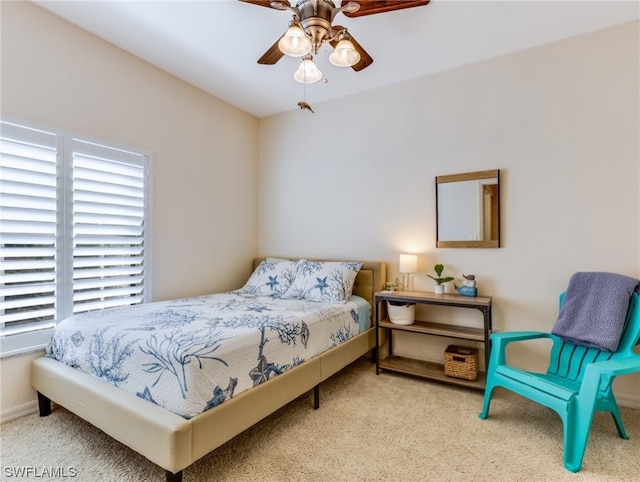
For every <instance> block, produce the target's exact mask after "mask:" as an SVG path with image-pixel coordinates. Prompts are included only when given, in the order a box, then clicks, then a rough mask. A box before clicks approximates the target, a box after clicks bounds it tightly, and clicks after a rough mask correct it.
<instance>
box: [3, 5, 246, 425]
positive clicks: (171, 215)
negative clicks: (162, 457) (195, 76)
mask: <svg viewBox="0 0 640 482" xmlns="http://www.w3.org/2000/svg"><path fill="white" fill-rule="evenodd" d="M1 8H2V11H1V14H2V24H1V32H2V33H1V34H2V79H1V84H2V87H1V88H2V91H1V100H2V113H3V114H5V115H7V114H8V115H11V116H15V117H19V118H22V119H26V120H30V121H34V122H38V123H43V124H47V125H50V126H54V127H57V128H62V129H67V130H70V131H73V132H76V133H79V134H82V135H86V136H91V137H94V138H98V139H103V140H107V141H113V142H116V143H119V144H124V145H128V146H132V147H137V148H141V149H146V150H149V151H152V154H153V165H152V169H153V178H152V190H153V194H152V195H153V202H152V207H151V209H152V214H153V226H152V228H153V236H152V246H151V248H152V264H151V266H152V279H153V298H154V299H155V300H159V299H167V298H172V297H181V296H187V295H198V294H203V293H208V292H214V291H220V290H225V289H232V288H236V287H239V286H240V285H241V284H242V282H243V281H244V280H246V278H247V277H248V275H249V273H250V271H251V259H252V258H253V257H254V256H256V255H257V253H258V217H257V216H258V204H257V195H258V163H257V159H258V156H257V152H258V151H257V135H258V120H257V119H256V118H254V117H253V116H251V115H249V114H247V113H244V112H242V111H240V110H238V109H236V108H234V107H232V106H230V105H228V104H226V103H224V102H222V101H220V100H218V99H216V98H214V97H212V96H210V95H208V94H205V93H204V92H202V91H201V90H199V89H196V88H195V87H192V86H190V85H188V84H186V83H184V82H182V81H180V80H178V79H177V78H175V77H173V76H171V75H169V74H167V73H165V72H163V71H161V70H159V69H156V68H155V67H153V66H151V65H149V64H147V63H144V62H142V61H140V60H139V59H137V58H136V57H133V56H132V55H129V54H127V53H125V52H124V51H122V50H120V49H118V48H116V47H114V46H113V45H111V44H108V43H106V42H104V41H102V40H100V39H99V38H97V37H95V36H93V35H91V34H88V33H87V32H85V31H83V30H81V29H78V28H77V27H74V26H72V25H71V24H69V23H67V22H66V21H64V20H61V19H59V18H58V17H55V16H53V15H52V14H50V13H48V12H47V11H45V10H43V9H41V8H40V7H37V6H35V5H34V4H31V3H26V2H2V4H1ZM212 75H215V73H212ZM238 267H241V269H238ZM31 358H32V356H24V357H16V358H10V359H6V360H1V361H0V370H1V371H2V396H1V399H0V409H1V410H2V413H3V414H4V413H5V411H6V410H11V409H17V410H20V407H22V406H23V405H25V404H30V403H32V401H33V400H34V393H33V391H32V390H31V388H30V385H29V380H28V377H26V375H27V374H28V364H29V361H30V360H31Z"/></svg>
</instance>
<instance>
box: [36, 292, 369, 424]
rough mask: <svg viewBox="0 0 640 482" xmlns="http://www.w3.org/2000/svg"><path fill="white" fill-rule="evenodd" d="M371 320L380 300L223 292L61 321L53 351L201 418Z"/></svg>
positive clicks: (65, 360)
mask: <svg viewBox="0 0 640 482" xmlns="http://www.w3.org/2000/svg"><path fill="white" fill-rule="evenodd" d="M369 327H370V306H369V304H368V303H367V302H366V301H365V300H363V299H362V298H359V297H357V296H351V297H350V298H349V301H347V302H346V303H332V302H324V301H309V300H306V299H282V298H274V297H269V296H249V295H247V294H243V293H239V292H229V293H218V294H213V295H207V296H200V297H194V298H185V299H180V300H172V301H163V302H155V303H147V304H141V305H135V306H127V307H121V308H113V309H109V310H103V311H95V312H90V313H83V314H79V315H75V316H72V317H70V318H67V319H65V320H64V321H62V322H60V323H59V324H58V326H57V327H56V330H55V332H54V335H53V337H52V339H51V342H50V344H49V346H48V347H47V356H49V357H51V358H54V359H55V360H58V361H60V362H62V363H65V364H66V365H69V366H71V367H74V368H77V369H79V370H82V371H84V372H86V373H89V374H91V375H93V376H95V377H98V378H100V379H102V380H105V381H107V382H109V383H111V384H113V385H115V386H117V387H119V388H122V389H124V390H127V391H129V392H132V393H135V394H137V395H138V396H139V397H141V398H144V399H146V400H148V401H150V402H152V403H155V404H157V405H160V406H162V407H164V408H165V409H167V410H170V411H171V412H174V413H176V414H178V415H180V416H182V417H185V418H191V417H194V416H196V415H198V414H199V413H202V412H203V411H206V410H208V409H210V408H212V407H214V406H216V405H219V404H220V403H222V402H224V401H225V400H227V399H229V398H231V397H233V396H236V395H238V394H240V393H242V392H244V391H245V390H248V389H250V388H251V387H254V386H256V385H259V384H260V383H263V382H265V381H267V380H268V379H269V378H270V377H273V376H276V375H279V374H280V373H283V372H285V371H287V370H289V369H291V368H293V367H295V366H297V365H299V364H301V363H303V362H304V361H306V360H309V359H310V358H313V357H315V356H317V355H319V354H321V353H322V352H324V351H326V350H328V349H329V348H331V347H333V346H336V345H339V344H340V343H343V342H344V341H346V340H348V339H349V338H351V337H353V336H355V335H357V334H358V333H360V332H361V331H364V330H366V329H367V328H369Z"/></svg>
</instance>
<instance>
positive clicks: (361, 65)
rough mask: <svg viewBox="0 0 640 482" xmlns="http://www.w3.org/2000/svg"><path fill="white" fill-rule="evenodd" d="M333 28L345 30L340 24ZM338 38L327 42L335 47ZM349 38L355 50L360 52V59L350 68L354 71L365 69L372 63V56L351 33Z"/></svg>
mask: <svg viewBox="0 0 640 482" xmlns="http://www.w3.org/2000/svg"><path fill="white" fill-rule="evenodd" d="M333 28H334V30H336V31H338V32H339V31H341V30H345V28H344V27H342V26H340V25H336V26H334V27H333ZM339 40H340V39H339V38H335V39H333V40H332V41H331V42H329V43H330V44H331V46H332V47H333V48H334V49H335V48H336V45H338V42H339ZM349 40H350V41H351V43H352V44H353V48H355V49H356V51H357V52H358V53H359V54H360V60H359V61H358V63H357V64H355V65H352V66H351V68H352V69H353V70H355V71H356V72H360V71H361V70H362V69H366V68H367V67H369V66H370V65H371V64H372V63H373V58H372V57H371V55H369V54H368V53H367V51H366V50H365V49H363V48H362V45H360V44H359V43H358V41H357V40H356V39H354V38H353V35H351V33H349Z"/></svg>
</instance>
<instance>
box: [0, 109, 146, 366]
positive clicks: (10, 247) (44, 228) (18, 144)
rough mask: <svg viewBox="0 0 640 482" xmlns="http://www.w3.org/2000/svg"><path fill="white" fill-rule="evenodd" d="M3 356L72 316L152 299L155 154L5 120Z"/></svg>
mask: <svg viewBox="0 0 640 482" xmlns="http://www.w3.org/2000/svg"><path fill="white" fill-rule="evenodd" d="M0 127H1V130H0V142H1V143H0V156H1V157H0V263H1V265H0V290H1V293H0V355H3V356H4V355H10V354H15V353H20V352H24V351H29V350H34V349H38V348H42V347H43V346H44V345H45V344H46V343H47V342H48V340H49V337H50V334H51V330H52V329H53V327H54V326H55V323H56V322H57V321H60V320H62V319H63V318H65V317H66V316H70V315H71V314H75V313H80V312H85V311H91V310H96V309H103V308H108V307H113V306H122V305H130V304H137V303H141V302H143V301H146V300H148V299H149V286H148V285H149V282H148V277H147V276H146V273H147V268H146V255H147V252H148V248H147V244H148V242H147V237H148V217H149V216H148V214H147V213H148V172H149V156H148V155H147V154H145V153H142V152H136V151H133V150H127V149H122V148H119V147H111V146H106V145H101V144H97V143H94V142H91V141H87V140H82V139H79V138H77V137H71V136H69V135H65V134H61V133H57V132H55V131H54V130H51V132H48V131H47V130H43V129H36V128H32V127H29V126H24V125H20V124H17V123H13V122H7V121H4V120H3V121H2V123H1V124H0Z"/></svg>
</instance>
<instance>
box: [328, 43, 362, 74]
mask: <svg viewBox="0 0 640 482" xmlns="http://www.w3.org/2000/svg"><path fill="white" fill-rule="evenodd" d="M359 61H360V54H359V53H358V51H357V50H356V49H355V48H354V46H353V44H352V43H351V41H349V40H340V42H338V45H336V48H335V49H333V52H331V55H329V62H331V63H332V64H333V65H335V66H336V67H351V66H352V65H355V64H357V63H358V62H359Z"/></svg>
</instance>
